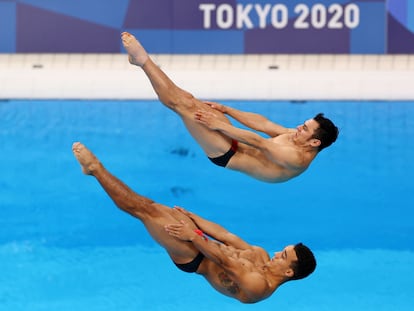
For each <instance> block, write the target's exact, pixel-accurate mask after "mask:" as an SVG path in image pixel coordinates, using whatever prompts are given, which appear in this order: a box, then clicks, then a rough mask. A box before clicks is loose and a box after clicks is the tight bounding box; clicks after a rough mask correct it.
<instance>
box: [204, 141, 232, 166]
mask: <svg viewBox="0 0 414 311" xmlns="http://www.w3.org/2000/svg"><path fill="white" fill-rule="evenodd" d="M237 144H238V143H237V140H234V139H232V141H231V147H230V149H229V151H227V152H226V153H225V154H223V155H221V156H219V157H217V158H210V157H209V159H210V161H211V162H213V163H214V164H216V165H218V166H222V167H226V166H227V163H229V161H230V159H231V157H232V156H234V154H235V153H236V151H237V147H238V146H237Z"/></svg>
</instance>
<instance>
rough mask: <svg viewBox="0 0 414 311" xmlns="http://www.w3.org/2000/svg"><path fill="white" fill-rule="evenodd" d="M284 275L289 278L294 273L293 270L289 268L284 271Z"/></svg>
mask: <svg viewBox="0 0 414 311" xmlns="http://www.w3.org/2000/svg"><path fill="white" fill-rule="evenodd" d="M285 275H286V277H288V278H291V277H293V276H294V275H295V272H294V271H293V269H291V268H289V269H287V270H286V271H285Z"/></svg>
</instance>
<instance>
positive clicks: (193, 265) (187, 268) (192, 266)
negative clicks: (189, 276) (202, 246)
mask: <svg viewBox="0 0 414 311" xmlns="http://www.w3.org/2000/svg"><path fill="white" fill-rule="evenodd" d="M203 259H204V255H203V253H198V255H197V256H196V257H195V258H194V259H193V260H192V261H190V262H188V263H175V262H174V264H175V265H176V266H177V268H178V269H180V270H182V271H184V272H188V273H194V272H197V270H198V267H199V266H200V264H201V262H202V261H203Z"/></svg>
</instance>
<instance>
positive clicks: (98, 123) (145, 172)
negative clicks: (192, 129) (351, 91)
mask: <svg viewBox="0 0 414 311" xmlns="http://www.w3.org/2000/svg"><path fill="white" fill-rule="evenodd" d="M226 103H227V104H229V105H232V106H234V107H237V108H240V109H243V110H251V111H256V112H259V113H262V114H265V115H266V116H268V117H269V118H270V119H272V120H274V121H277V122H279V123H281V124H283V125H285V126H289V127H294V126H296V125H297V124H299V123H301V122H303V121H304V120H306V119H308V118H310V117H312V116H313V115H315V114H316V113H318V112H325V114H326V115H327V116H328V117H330V118H332V119H333V120H334V121H335V122H336V123H337V124H338V125H339V127H340V129H341V134H340V137H339V139H338V141H337V142H336V143H335V144H334V145H333V146H332V147H330V148H328V149H326V150H324V151H323V152H322V153H321V154H320V155H319V156H318V157H317V158H316V160H315V161H314V163H313V164H312V165H311V167H310V168H309V169H308V170H307V171H306V172H305V173H304V174H302V175H301V176H299V177H298V178H296V179H293V180H291V181H289V182H287V183H283V184H276V185H275V184H273V185H272V184H266V183H262V182H258V181H256V180H253V179H251V178H249V177H246V176H244V175H242V174H240V173H237V172H232V171H229V170H225V169H222V168H219V167H216V166H214V165H212V164H211V163H210V162H209V161H208V159H206V157H205V156H204V154H203V152H202V151H201V149H200V148H199V147H198V146H197V145H196V143H195V142H194V141H193V140H192V138H191V137H190V136H189V135H188V134H187V132H186V130H185V128H184V127H183V126H182V124H181V122H180V120H179V118H178V117H177V116H175V115H174V114H173V113H172V112H171V111H170V110H168V109H166V108H164V107H163V106H162V105H161V104H160V103H159V102H157V101H145V102H141V101H139V102H138V101H119V102H118V101H103V102H95V101H91V102H89V101H3V102H0V120H1V122H0V138H1V147H0V151H1V152H0V171H1V178H0V204H1V209H0V228H1V230H0V267H1V268H2V269H1V270H2V272H1V273H0V310H13V311H14V310H30V311H37V310H48V311H49V310H61V311H65V310H77V311H83V310H88V311H95V310H180V311H182V310H184V311H185V310H194V309H197V310H218V309H219V308H220V310H270V309H274V310H278V309H282V308H283V309H284V310H411V309H412V306H413V305H414V296H413V295H412V293H413V290H414V286H413V285H412V279H413V278H414V269H413V268H412V266H413V264H414V237H413V233H412V232H413V229H414V225H413V216H414V212H413V202H414V183H413V182H412V180H411V179H412V175H413V172H414V164H413V159H414V144H413V136H414V103H410V102H362V103H361V102H306V103H291V102H256V101H254V102H253V101H252V102H241V103H240V102H226ZM74 141H82V142H83V143H85V144H86V145H87V146H88V147H90V148H91V149H92V150H93V151H94V152H95V154H96V155H97V156H98V157H99V158H100V159H101V160H102V161H103V163H104V164H105V166H106V167H107V168H108V169H109V170H110V171H112V172H113V173H114V174H115V175H117V176H118V177H119V178H121V179H122V180H124V181H125V182H126V183H127V184H129V185H130V186H131V187H132V188H133V189H134V190H136V191H137V192H139V193H141V194H144V195H146V196H149V197H151V198H152V199H154V200H156V201H159V202H161V203H164V204H167V205H181V206H183V207H185V208H187V209H189V210H192V211H194V212H196V213H199V214H200V215H202V216H204V217H206V218H209V219H211V220H213V221H216V222H218V223H220V224H222V225H224V226H225V227H227V228H228V229H229V230H230V231H233V232H235V233H237V234H238V235H240V236H241V237H243V238H244V239H246V240H247V241H249V242H251V243H252V244H257V245H261V246H263V247H265V248H266V249H267V250H269V252H273V251H276V250H279V249H280V248H282V247H284V246H285V245H287V244H291V243H296V242H298V241H303V242H304V243H306V244H308V245H309V246H311V248H312V249H313V250H314V251H315V254H316V256H317V259H318V268H317V270H316V271H315V273H314V274H313V275H312V276H311V277H309V278H307V279H306V280H303V281H297V282H291V283H288V284H286V285H284V286H282V287H281V288H280V289H279V290H278V291H277V292H276V293H275V294H274V295H273V296H272V297H271V298H269V299H267V300H265V301H263V302H261V303H258V304H255V305H243V304H240V303H238V302H237V301H235V300H232V299H230V298H227V297H224V296H221V295H220V294H218V293H216V292H215V291H213V290H212V289H211V288H210V286H209V285H208V284H207V283H206V282H205V281H204V280H203V279H202V278H201V277H199V276H196V275H194V274H185V273H182V272H180V271H178V270H177V269H176V268H175V267H174V265H173V264H172V263H171V262H170V260H169V259H168V257H167V255H166V254H165V253H164V252H163V250H162V249H161V248H160V247H158V246H157V245H156V244H155V243H154V242H153V241H152V240H151V239H150V238H149V237H148V235H147V234H146V232H145V230H144V228H143V227H142V226H141V224H140V223H139V222H138V221H136V220H135V219H133V218H131V217H130V216H128V215H126V214H123V213H122V212H120V211H119V210H117V209H116V208H115V206H114V205H113V203H112V202H111V201H110V199H109V198H107V196H106V195H105V193H104V192H103V190H102V189H101V188H100V187H99V186H98V184H97V183H96V181H95V180H94V179H93V178H91V177H89V176H84V175H83V174H82V173H81V171H80V168H79V165H78V163H77V162H76V161H75V159H74V158H73V156H72V153H71V144H72V142H74Z"/></svg>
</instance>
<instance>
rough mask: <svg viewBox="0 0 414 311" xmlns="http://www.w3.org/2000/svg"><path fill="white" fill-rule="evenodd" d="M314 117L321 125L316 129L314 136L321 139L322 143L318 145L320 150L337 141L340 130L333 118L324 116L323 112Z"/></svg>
mask: <svg viewBox="0 0 414 311" xmlns="http://www.w3.org/2000/svg"><path fill="white" fill-rule="evenodd" d="M313 119H314V120H315V121H316V122H318V124H319V127H318V128H317V129H316V130H315V133H314V134H313V136H312V138H316V139H319V140H320V141H321V144H320V145H319V147H318V151H321V150H322V149H323V148H326V147H328V146H330V145H332V143H334V142H335V141H336V139H337V138H338V134H339V130H338V128H337V127H336V126H335V124H333V122H332V121H331V120H329V119H328V118H325V117H324V116H323V113H318V114H317V115H316V116H315V117H314V118H313Z"/></svg>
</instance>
